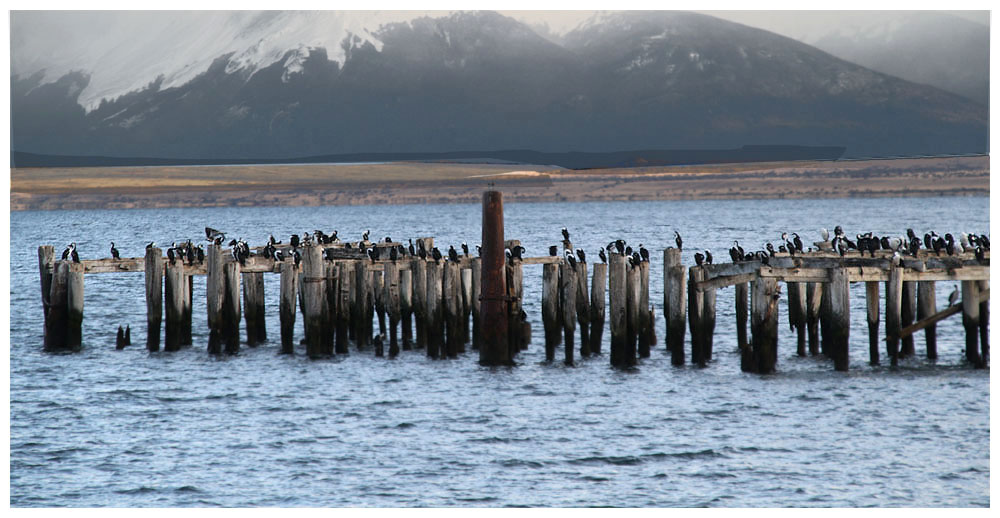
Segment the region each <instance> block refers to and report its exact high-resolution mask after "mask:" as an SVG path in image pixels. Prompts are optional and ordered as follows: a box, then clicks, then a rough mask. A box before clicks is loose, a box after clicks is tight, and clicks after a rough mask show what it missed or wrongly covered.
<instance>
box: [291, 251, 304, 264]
mask: <svg viewBox="0 0 1000 518" xmlns="http://www.w3.org/2000/svg"><path fill="white" fill-rule="evenodd" d="M292 259H295V267H296V268H298V267H299V265H300V264H302V254H300V253H299V250H298V249H297V248H293V249H292Z"/></svg>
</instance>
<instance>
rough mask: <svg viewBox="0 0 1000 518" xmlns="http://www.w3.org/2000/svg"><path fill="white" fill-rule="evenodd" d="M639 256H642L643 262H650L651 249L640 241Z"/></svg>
mask: <svg viewBox="0 0 1000 518" xmlns="http://www.w3.org/2000/svg"><path fill="white" fill-rule="evenodd" d="M639 257H640V258H642V262H644V263H648V262H649V250H646V248H645V247H643V246H642V243H639Z"/></svg>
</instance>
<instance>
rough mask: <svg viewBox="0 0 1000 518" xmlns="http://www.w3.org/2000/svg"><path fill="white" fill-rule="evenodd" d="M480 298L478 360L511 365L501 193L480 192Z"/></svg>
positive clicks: (481, 362)
mask: <svg viewBox="0 0 1000 518" xmlns="http://www.w3.org/2000/svg"><path fill="white" fill-rule="evenodd" d="M481 241H482V245H481V246H482V278H481V282H482V285H481V289H482V298H481V303H480V309H479V311H480V321H481V322H482V324H483V330H482V346H481V347H480V349H479V363H480V364H482V365H487V366H494V365H507V364H510V363H511V361H510V354H509V353H508V351H507V343H508V340H507V312H506V290H507V288H506V285H507V282H506V279H505V276H506V275H505V267H504V263H505V262H506V261H505V257H504V246H503V244H504V225H503V194H502V193H501V192H499V191H485V192H484V193H483V219H482V240H481Z"/></svg>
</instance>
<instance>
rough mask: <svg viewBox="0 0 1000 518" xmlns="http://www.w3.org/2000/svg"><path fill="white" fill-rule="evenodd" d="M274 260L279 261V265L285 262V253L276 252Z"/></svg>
mask: <svg viewBox="0 0 1000 518" xmlns="http://www.w3.org/2000/svg"><path fill="white" fill-rule="evenodd" d="M274 260H275V261H278V262H279V263H280V262H284V260H285V253H284V252H282V251H281V250H275V251H274Z"/></svg>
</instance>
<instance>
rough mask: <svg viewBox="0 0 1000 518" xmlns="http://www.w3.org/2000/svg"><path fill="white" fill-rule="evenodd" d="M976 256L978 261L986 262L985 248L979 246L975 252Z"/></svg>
mask: <svg viewBox="0 0 1000 518" xmlns="http://www.w3.org/2000/svg"><path fill="white" fill-rule="evenodd" d="M975 254H976V260H977V261H979V262H983V261H985V260H986V253H985V252H983V247H981V246H977V247H976V250H975Z"/></svg>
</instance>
